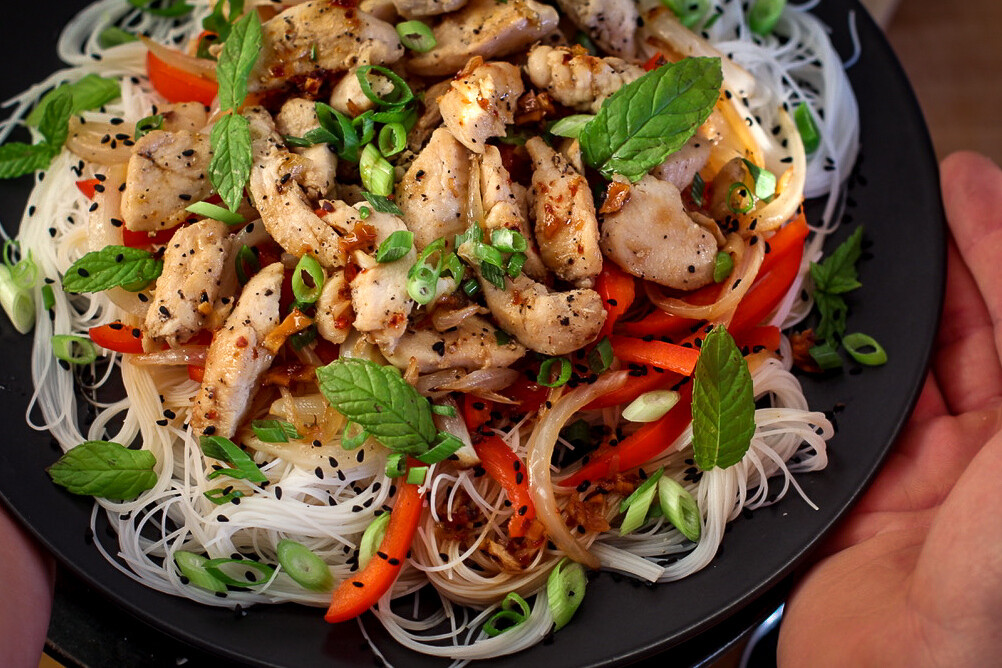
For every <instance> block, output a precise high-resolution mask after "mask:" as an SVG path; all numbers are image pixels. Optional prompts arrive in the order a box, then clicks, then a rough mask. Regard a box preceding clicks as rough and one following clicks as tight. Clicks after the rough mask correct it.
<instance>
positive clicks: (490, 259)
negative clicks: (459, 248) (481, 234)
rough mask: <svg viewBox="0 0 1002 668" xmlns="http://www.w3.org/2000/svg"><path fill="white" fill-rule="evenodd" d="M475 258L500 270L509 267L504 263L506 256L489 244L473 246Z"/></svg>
mask: <svg viewBox="0 0 1002 668" xmlns="http://www.w3.org/2000/svg"><path fill="white" fill-rule="evenodd" d="M473 256H474V257H475V258H477V259H478V260H480V261H481V262H486V263H487V264H490V265H493V266H495V267H497V268H499V269H503V268H505V266H507V265H506V263H505V261H504V255H502V254H501V251H499V250H498V249H497V248H494V247H493V246H488V245H487V244H483V243H480V244H475V245H474V246H473Z"/></svg>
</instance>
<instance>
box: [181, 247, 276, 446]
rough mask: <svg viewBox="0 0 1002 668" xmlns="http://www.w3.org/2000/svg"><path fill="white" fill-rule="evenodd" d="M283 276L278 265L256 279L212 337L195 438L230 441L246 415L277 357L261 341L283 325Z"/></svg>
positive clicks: (195, 418) (196, 408)
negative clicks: (214, 437)
mask: <svg viewBox="0 0 1002 668" xmlns="http://www.w3.org/2000/svg"><path fill="white" fill-rule="evenodd" d="M284 271H285V268H284V267H283V266H282V263H281V262H275V263H272V264H270V265H268V266H267V267H265V268H264V269H262V270H261V271H259V272H258V273H257V274H255V275H254V276H253V277H252V278H251V279H250V280H249V281H248V282H247V285H245V286H244V289H243V292H242V293H240V298H239V299H238V300H237V305H236V307H235V308H234V309H233V313H231V314H230V317H228V318H227V319H226V324H225V325H223V328H222V329H220V330H218V331H217V332H216V335H215V336H214V337H213V339H212V345H210V346H209V354H208V356H207V357H206V359H205V377H204V379H203V380H202V387H201V388H199V390H198V396H196V397H195V405H194V406H193V407H192V410H191V427H192V429H193V430H194V432H195V435H196V436H201V435H206V436H210V435H215V436H222V437H224V438H231V437H232V436H233V435H234V434H235V433H236V431H237V427H238V426H239V425H240V421H241V420H243V418H244V416H245V415H246V413H247V408H248V406H249V405H250V400H251V398H252V396H253V394H254V392H255V391H256V390H257V388H258V383H259V381H260V379H261V376H262V375H263V374H264V372H265V371H267V370H268V367H269V366H271V361H272V359H273V357H274V356H273V355H272V354H271V352H269V351H268V349H267V348H265V347H264V345H263V342H264V339H265V337H267V336H268V334H270V333H271V331H272V330H274V329H275V328H276V327H277V326H278V324H279V322H280V320H281V318H280V315H279V309H278V301H279V298H280V297H281V294H282V277H283V275H284Z"/></svg>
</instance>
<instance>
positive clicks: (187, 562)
mask: <svg viewBox="0 0 1002 668" xmlns="http://www.w3.org/2000/svg"><path fill="white" fill-rule="evenodd" d="M174 563H176V564H177V567H178V569H180V571H181V575H183V576H184V577H186V578H188V582H190V583H191V584H193V585H195V586H196V587H201V588H202V589H207V590H209V591H215V592H225V591H226V584H225V583H223V582H222V581H221V580H219V579H218V578H217V577H216V576H214V575H213V574H212V573H210V572H208V571H207V570H206V569H205V565H206V564H207V563H209V560H208V559H206V558H205V557H203V556H202V555H200V554H195V553H194V552H187V551H185V550H178V551H176V552H175V553H174Z"/></svg>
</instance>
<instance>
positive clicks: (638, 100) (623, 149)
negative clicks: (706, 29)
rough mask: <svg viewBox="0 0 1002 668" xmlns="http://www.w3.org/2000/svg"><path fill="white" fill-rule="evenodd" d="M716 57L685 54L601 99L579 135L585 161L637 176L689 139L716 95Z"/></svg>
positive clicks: (719, 77)
mask: <svg viewBox="0 0 1002 668" xmlns="http://www.w3.org/2000/svg"><path fill="white" fill-rule="evenodd" d="M722 80H723V77H722V74H721V70H720V59H719V58H686V59H684V60H681V61H679V62H677V63H669V64H667V65H664V66H662V67H659V68H658V69H656V70H653V71H651V72H648V73H647V74H645V75H644V76H642V77H640V78H639V79H637V80H636V81H634V82H632V83H629V84H627V85H625V86H623V87H622V88H620V89H619V90H618V91H616V92H615V93H614V94H612V95H611V96H609V97H608V98H607V99H606V100H605V102H603V103H602V108H601V109H599V111H598V114H597V115H596V116H595V118H594V119H593V120H591V121H590V122H589V123H588V124H587V125H585V127H584V129H583V130H581V132H580V134H579V136H578V140H579V141H580V142H581V150H582V152H583V155H584V159H585V162H587V163H588V164H589V165H591V166H592V167H594V168H595V169H597V170H599V171H600V172H601V173H602V175H603V176H605V177H606V178H608V179H611V178H612V176H613V175H614V174H622V175H623V176H626V177H627V178H629V179H630V180H631V181H634V182H636V181H639V180H640V179H641V178H642V177H643V176H644V174H646V173H647V172H648V171H649V170H650V169H651V168H653V167H655V166H657V165H659V164H661V163H662V162H664V159H665V158H666V157H668V155H669V154H671V153H674V152H675V151H677V150H678V149H680V148H682V146H683V145H684V144H685V143H686V142H687V141H689V138H690V137H692V135H693V134H695V132H696V129H697V128H698V127H699V126H700V125H702V124H703V121H705V120H706V119H707V117H708V116H709V115H710V112H711V111H712V110H713V105H714V104H716V102H717V98H718V97H719V95H720V84H721V82H722Z"/></svg>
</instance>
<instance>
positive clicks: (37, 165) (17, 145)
mask: <svg viewBox="0 0 1002 668" xmlns="http://www.w3.org/2000/svg"><path fill="white" fill-rule="evenodd" d="M56 153H58V150H53V149H52V147H51V146H49V145H48V144H25V143H22V142H19V141H13V142H9V143H7V144H4V145H3V146H0V179H13V178H17V177H18V176H24V175H25V174H31V173H32V172H34V171H35V170H37V169H45V168H46V167H48V166H49V163H51V162H52V158H53V157H54V156H55V155H56Z"/></svg>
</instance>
